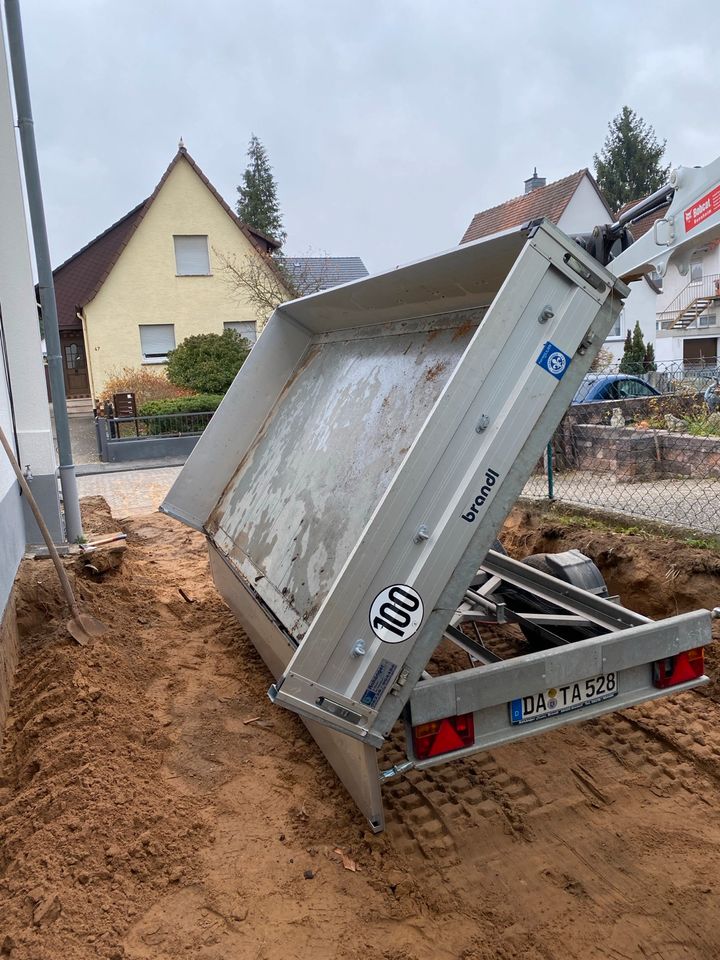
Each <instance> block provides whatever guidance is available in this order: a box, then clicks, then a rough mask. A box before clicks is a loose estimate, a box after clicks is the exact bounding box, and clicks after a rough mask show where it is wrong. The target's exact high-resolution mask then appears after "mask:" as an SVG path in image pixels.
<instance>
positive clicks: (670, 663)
mask: <svg viewBox="0 0 720 960" xmlns="http://www.w3.org/2000/svg"><path fill="white" fill-rule="evenodd" d="M704 673H705V653H704V651H703V648H702V647H696V648H695V649H694V650H685V651H683V653H678V654H677V655H676V656H674V657H666V658H665V660H656V661H655V663H654V664H653V683H654V684H655V686H656V687H659V688H660V689H662V688H664V687H675V686H677V685H678V684H679V683H687V681H688V680H697V678H698V677H701V676H702V675H703V674H704Z"/></svg>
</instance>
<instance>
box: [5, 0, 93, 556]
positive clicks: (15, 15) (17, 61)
mask: <svg viewBox="0 0 720 960" xmlns="http://www.w3.org/2000/svg"><path fill="white" fill-rule="evenodd" d="M5 18H6V21H7V31H8V46H9V48H10V65H11V70H12V75H13V87H14V90H15V104H16V107H17V112H18V130H19V132H20V145H21V147H22V157H23V170H24V172H25V185H26V189H27V198H28V207H29V209H30V222H31V224H32V235H33V245H34V248H35V260H36V262H37V269H38V290H39V293H40V305H41V307H42V314H43V321H44V325H45V342H46V344H47V360H48V373H49V377H50V394H51V396H52V403H53V414H54V417H55V430H56V433H57V443H58V455H59V456H58V459H59V468H58V469H59V473H60V487H61V489H62V496H63V507H64V510H65V536H66V537H67V540H68V542H70V543H73V542H75V541H76V540H79V539H81V538H82V536H83V529H82V520H81V518H80V501H79V499H78V490H77V479H76V477H75V464H74V463H73V455H72V447H71V445H70V424H69V421H68V412H67V398H66V396H65V379H64V377H63V366H62V357H61V353H60V331H59V327H58V316H57V303H56V301H55V287H54V285H53V276H52V265H51V262H50V247H49V245H48V237H47V226H46V224H45V210H44V208H43V199H42V188H41V185H40V170H39V167H38V158H37V147H36V144H35V131H34V128H33V118H32V108H31V103H30V86H29V83H28V76H27V63H26V62H25V49H24V46H23V35H22V21H21V18H20V6H19V3H18V0H5Z"/></svg>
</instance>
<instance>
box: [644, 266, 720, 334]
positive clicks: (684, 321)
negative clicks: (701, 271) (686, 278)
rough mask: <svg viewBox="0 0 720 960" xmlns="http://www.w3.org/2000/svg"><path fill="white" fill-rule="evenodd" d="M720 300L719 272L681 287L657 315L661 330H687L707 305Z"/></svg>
mask: <svg viewBox="0 0 720 960" xmlns="http://www.w3.org/2000/svg"><path fill="white" fill-rule="evenodd" d="M718 302H720V273H713V274H711V275H710V276H707V277H703V278H702V280H695V281H692V282H691V283H688V284H687V286H685V287H683V289H682V290H681V291H680V293H679V294H678V295H677V296H676V297H675V299H674V300H673V301H672V302H671V303H670V304H669V305H668V306H667V307H666V308H665V310H663V311H662V313H660V315H659V320H660V328H661V329H663V330H687V328H688V327H690V326H692V324H693V323H694V322H695V321H696V320H697V318H698V317H699V316H700V315H701V314H703V313H705V311H706V310H707V309H708V307H710V306H712V305H713V304H714V303H718Z"/></svg>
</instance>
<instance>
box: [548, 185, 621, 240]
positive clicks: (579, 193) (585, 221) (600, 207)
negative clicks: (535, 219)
mask: <svg viewBox="0 0 720 960" xmlns="http://www.w3.org/2000/svg"><path fill="white" fill-rule="evenodd" d="M609 220H610V214H609V213H608V211H607V208H606V207H605V204H604V203H603V202H602V200H601V199H600V197H599V196H598V192H597V190H596V189H595V187H594V186H593V185H592V183H590V180H589V179H588V178H587V177H583V178H582V180H581V181H580V184H579V185H578V188H577V190H576V191H575V194H574V195H573V198H572V200H571V201H570V203H568V205H567V207H566V208H565V210H564V211H563V215H562V216H561V217H560V219H559V220H558V226H559V227H560V229H561V230H564V231H565V233H569V234H573V233H590V232H591V231H592V228H593V227H596V226H597V225H598V224H599V223H608V222H609Z"/></svg>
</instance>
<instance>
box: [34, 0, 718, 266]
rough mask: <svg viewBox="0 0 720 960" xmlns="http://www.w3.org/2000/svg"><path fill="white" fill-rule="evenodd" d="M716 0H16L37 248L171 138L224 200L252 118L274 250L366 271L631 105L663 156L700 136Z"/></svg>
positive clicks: (97, 207)
mask: <svg viewBox="0 0 720 960" xmlns="http://www.w3.org/2000/svg"><path fill="white" fill-rule="evenodd" d="M717 11H718V7H717V4H716V3H714V2H710V0H707V2H706V0H696V2H695V3H693V4H692V6H691V7H689V8H688V9H687V11H685V12H679V11H678V7H677V4H672V5H671V4H670V3H665V2H659V3H654V4H649V3H642V2H619V0H609V2H608V0H606V2H603V3H595V2H593V3H590V2H579V0H577V2H569V0H568V2H560V0H545V2H544V3H542V4H538V3H536V2H526V0H510V2H506V3H504V4H499V3H490V2H479V0H476V2H473V0H455V2H454V3H440V2H431V0H385V2H379V0H365V2H364V3H357V2H355V3H347V2H329V0H327V2H320V0H317V2H315V0H306V2H304V3H298V2H289V0H263V3H261V4H257V3H249V2H242V3H238V2H230V0H205V2H203V3H201V4H198V3H197V2H190V0H174V2H167V0H144V2H141V0H123V2H121V0H63V2H58V0H25V2H24V3H23V18H24V28H25V42H26V48H27V55H28V65H29V70H30V81H31V89H32V95H33V108H34V114H35V121H36V132H37V138H38V146H39V150H40V163H41V171H42V175H43V183H44V190H45V200H46V207H47V214H48V225H49V230H50V242H51V249H52V253H53V260H54V262H55V263H58V262H60V260H62V259H64V258H65V257H67V256H69V255H70V254H71V253H73V252H74V251H75V250H76V249H78V248H79V247H80V246H82V245H83V244H84V243H86V242H87V241H88V240H89V239H91V238H92V237H93V236H95V235H96V234H97V233H98V232H100V231H101V230H103V229H105V227H107V226H108V225H109V224H110V223H111V222H112V221H113V220H115V219H117V218H118V217H120V216H122V215H123V214H124V213H126V212H127V211H128V210H129V209H130V208H131V207H132V206H134V205H135V204H136V203H138V202H139V201H140V200H141V199H142V198H143V197H145V196H147V195H148V194H149V193H150V191H151V190H152V189H153V187H154V186H155V184H156V182H157V180H158V179H159V178H160V176H161V174H162V172H163V170H164V169H165V167H166V166H167V164H168V163H169V161H170V159H171V158H172V156H173V154H174V152H175V150H176V148H177V141H178V137H179V136H180V135H182V136H183V137H184V139H185V143H186V145H187V147H188V149H189V150H190V152H191V153H192V155H193V156H194V157H195V159H196V160H197V162H198V163H199V164H200V166H201V167H202V168H203V170H204V171H205V173H206V174H207V175H208V176H209V177H210V179H211V180H212V181H213V183H214V184H215V186H216V187H217V188H218V189H219V190H220V192H221V193H222V194H223V196H225V197H226V199H227V200H228V201H229V202H230V203H234V200H235V187H236V184H237V183H238V182H239V180H240V176H241V173H242V170H243V169H244V166H245V150H246V146H247V141H248V139H249V136H250V133H251V132H255V133H256V134H257V135H258V136H259V137H260V138H261V139H262V140H263V142H264V143H265V145H266V147H267V149H268V151H269V154H270V158H271V161H272V163H273V166H274V168H275V174H276V177H277V180H278V183H279V191H280V200H281V203H282V207H283V211H284V214H285V221H286V228H287V231H288V234H289V239H288V243H287V247H286V249H287V250H288V251H290V252H296V253H302V252H306V251H308V250H309V249H312V250H314V251H327V252H328V253H330V254H334V255H359V256H362V257H363V258H364V260H365V262H366V263H367V265H368V266H369V268H370V269H371V270H378V269H383V268H386V267H392V266H394V265H395V264H397V263H402V262H405V261H407V260H412V259H415V258H417V257H420V256H425V255H428V254H431V253H434V252H437V251H438V250H442V249H445V248H447V247H450V246H452V245H454V244H455V243H457V241H458V239H459V237H460V235H461V234H462V232H463V230H464V229H465V227H466V226H467V224H468V223H469V221H470V219H471V217H472V215H473V213H474V212H475V211H477V210H479V209H482V208H484V207H487V206H492V205H494V204H496V203H500V202H502V201H503V200H505V199H507V198H508V197H510V196H514V195H516V194H518V193H520V192H522V181H523V180H524V179H525V178H526V177H527V176H529V175H530V173H531V172H532V168H533V165H537V167H538V171H539V173H540V174H541V175H543V176H546V177H547V178H548V179H549V180H552V179H557V178H558V177H562V176H564V175H566V174H568V173H570V172H572V171H574V170H577V169H579V168H581V167H584V166H592V155H593V153H594V152H596V151H597V150H599V148H600V146H601V145H602V141H603V139H604V136H605V132H606V126H607V123H608V121H609V120H610V118H611V117H612V116H613V115H614V114H615V113H617V112H618V110H619V109H620V107H621V106H622V105H623V104H624V103H629V104H630V105H631V106H633V107H634V108H635V109H636V110H637V111H638V112H639V113H640V115H641V116H643V117H644V118H645V119H646V120H648V121H649V122H650V123H652V124H653V126H654V127H655V129H656V132H657V134H658V136H659V137H660V138H662V139H665V138H666V139H667V141H668V150H667V157H668V159H669V160H672V162H673V163H676V164H677V163H683V164H685V165H693V164H704V163H707V162H708V161H709V160H711V159H713V158H714V157H715V156H716V155H717V154H718V153H720V125H719V124H718V122H717V120H716V117H715V112H716V109H715V101H716V86H717V85H716V77H717V67H716V66H715V63H716V60H717V56H716V51H715V46H714V37H715V34H716V32H717V27H718V20H719V19H720V15H719V14H718V12H717Z"/></svg>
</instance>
